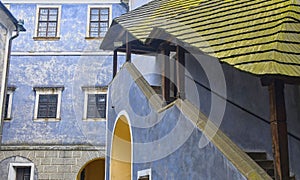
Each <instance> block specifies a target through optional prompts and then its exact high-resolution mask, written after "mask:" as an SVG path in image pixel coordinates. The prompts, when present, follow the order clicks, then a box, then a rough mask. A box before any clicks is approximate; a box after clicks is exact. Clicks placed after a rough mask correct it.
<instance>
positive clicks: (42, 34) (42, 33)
mask: <svg viewBox="0 0 300 180" xmlns="http://www.w3.org/2000/svg"><path fill="white" fill-rule="evenodd" d="M38 37H46V33H45V32H39V33H38Z"/></svg>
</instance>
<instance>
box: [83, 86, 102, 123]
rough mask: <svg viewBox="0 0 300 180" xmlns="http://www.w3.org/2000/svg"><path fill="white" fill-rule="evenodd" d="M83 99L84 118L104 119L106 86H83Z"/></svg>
mask: <svg viewBox="0 0 300 180" xmlns="http://www.w3.org/2000/svg"><path fill="white" fill-rule="evenodd" d="M82 89H83V90H84V94H85V100H84V113H83V119H84V120H101V119H102V120H103V119H106V109H107V108H106V105H107V94H106V91H107V88H106V87H93V88H89V87H83V88H82Z"/></svg>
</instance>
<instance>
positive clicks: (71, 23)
mask: <svg viewBox="0 0 300 180" xmlns="http://www.w3.org/2000/svg"><path fill="white" fill-rule="evenodd" d="M41 5H44V4H41ZM51 5H56V4H51ZM57 5H60V4H57ZM88 5H97V4H88V3H87V4H62V5H61V23H60V35H59V36H60V40H57V41H35V40H34V39H33V37H34V35H35V34H34V33H35V30H36V28H35V26H36V7H37V4H10V9H11V11H12V13H13V14H14V15H15V16H16V17H18V18H20V19H24V21H25V24H26V29H27V32H26V33H22V34H20V37H19V38H18V43H15V44H14V46H13V51H24V52H35V51H41V52H44V51H46V52H47V51H59V52H64V51H100V49H99V47H100V43H101V39H100V40H86V39H85V37H86V31H87V23H88V22H87V15H88ZM98 5H104V6H105V5H111V6H112V18H113V19H114V18H116V17H117V16H120V15H121V14H123V13H125V12H126V9H125V7H124V6H123V5H120V4H103V3H99V4H98Z"/></svg>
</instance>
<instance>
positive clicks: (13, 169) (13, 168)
mask: <svg viewBox="0 0 300 180" xmlns="http://www.w3.org/2000/svg"><path fill="white" fill-rule="evenodd" d="M18 167H30V180H33V178H34V164H33V163H10V164H9V171H8V180H15V179H16V176H17V171H16V169H17V168H18Z"/></svg>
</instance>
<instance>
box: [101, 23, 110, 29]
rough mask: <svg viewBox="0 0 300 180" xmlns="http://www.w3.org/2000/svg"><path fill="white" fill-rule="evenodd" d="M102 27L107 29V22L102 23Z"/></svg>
mask: <svg viewBox="0 0 300 180" xmlns="http://www.w3.org/2000/svg"><path fill="white" fill-rule="evenodd" d="M100 27H105V28H107V27H108V24H107V23H106V22H101V23H100Z"/></svg>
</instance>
